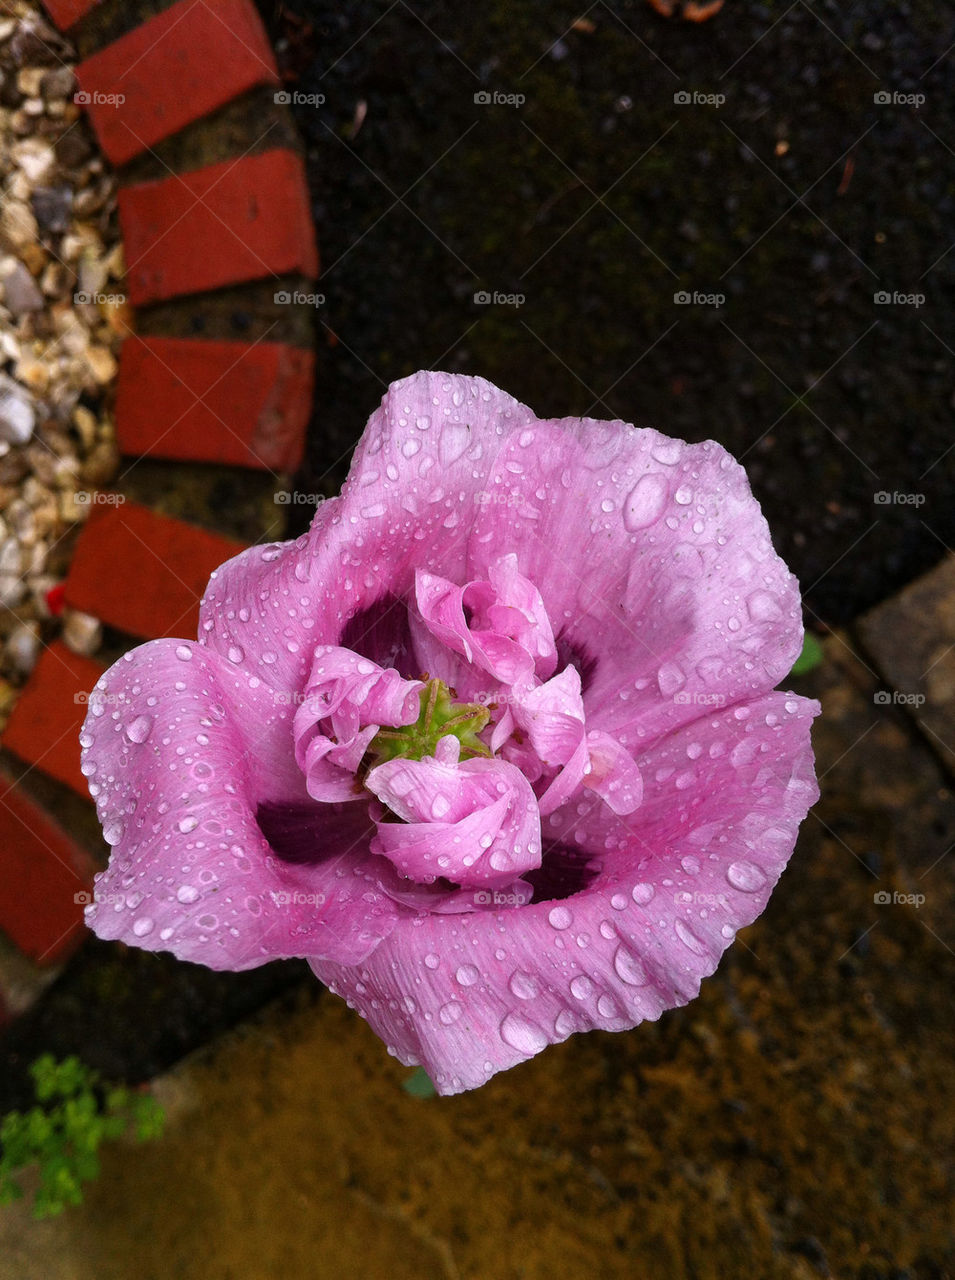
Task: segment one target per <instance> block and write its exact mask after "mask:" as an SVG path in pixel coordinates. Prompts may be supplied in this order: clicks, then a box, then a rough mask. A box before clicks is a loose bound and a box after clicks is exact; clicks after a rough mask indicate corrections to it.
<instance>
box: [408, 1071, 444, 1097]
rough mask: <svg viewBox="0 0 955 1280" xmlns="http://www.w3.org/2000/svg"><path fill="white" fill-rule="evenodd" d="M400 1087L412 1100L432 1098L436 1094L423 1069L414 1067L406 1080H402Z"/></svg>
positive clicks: (429, 1078)
mask: <svg viewBox="0 0 955 1280" xmlns="http://www.w3.org/2000/svg"><path fill="white" fill-rule="evenodd" d="M401 1087H402V1089H404V1091H405V1093H410V1094H411V1096H412V1098H433V1097H435V1096H436V1094H437V1092H438V1091H437V1089H435V1087H434V1085H433V1083H432V1081H431V1077H430V1076H429V1075H428V1073H427V1071H425V1069H424V1067H415V1069H414V1071H412V1073H411V1075H410V1076H408V1078H407V1080H402V1082H401Z"/></svg>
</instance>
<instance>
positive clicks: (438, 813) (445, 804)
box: [431, 796, 451, 819]
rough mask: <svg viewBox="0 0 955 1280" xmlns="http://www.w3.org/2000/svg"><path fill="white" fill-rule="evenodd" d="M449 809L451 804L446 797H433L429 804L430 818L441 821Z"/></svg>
mask: <svg viewBox="0 0 955 1280" xmlns="http://www.w3.org/2000/svg"><path fill="white" fill-rule="evenodd" d="M450 808H451V802H450V800H448V798H447V796H435V798H434V800H433V801H432V804H431V816H432V818H435V819H441V818H443V817H444V815H445V814H446V813H447V812H448V810H449V809H450Z"/></svg>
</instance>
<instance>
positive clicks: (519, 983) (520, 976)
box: [507, 970, 540, 1000]
mask: <svg viewBox="0 0 955 1280" xmlns="http://www.w3.org/2000/svg"><path fill="white" fill-rule="evenodd" d="M507 985H508V986H509V987H510V989H511V993H512V994H513V995H515V996H517V998H518V1000H533V999H534V997H535V996H536V995H537V994H538V992H539V991H540V983H539V982H538V981H537V979H536V978H535V977H534V976H533V974H530V973H521V972H520V970H518V971H517V972H516V973H512V974H511V980H510V982H509V983H508V984H507Z"/></svg>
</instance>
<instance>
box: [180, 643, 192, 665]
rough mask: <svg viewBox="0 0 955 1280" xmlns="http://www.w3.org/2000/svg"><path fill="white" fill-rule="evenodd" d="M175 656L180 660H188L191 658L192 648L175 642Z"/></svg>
mask: <svg viewBox="0 0 955 1280" xmlns="http://www.w3.org/2000/svg"><path fill="white" fill-rule="evenodd" d="M176 657H177V658H178V659H179V661H180V662H189V661H190V660H191V658H192V650H191V649H190V648H189V646H188V645H185V644H177V645H176Z"/></svg>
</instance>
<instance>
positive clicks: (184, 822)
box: [179, 813, 199, 836]
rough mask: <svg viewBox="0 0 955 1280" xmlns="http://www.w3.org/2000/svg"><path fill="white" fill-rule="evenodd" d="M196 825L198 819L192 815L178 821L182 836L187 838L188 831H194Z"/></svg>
mask: <svg viewBox="0 0 955 1280" xmlns="http://www.w3.org/2000/svg"><path fill="white" fill-rule="evenodd" d="M198 825H199V819H198V818H197V817H196V816H195V815H194V814H192V813H190V814H188V815H187V816H186V817H185V818H180V819H179V830H180V831H181V832H182V834H183V835H184V836H187V835H188V834H189V832H190V831H195V829H196V827H198Z"/></svg>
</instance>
